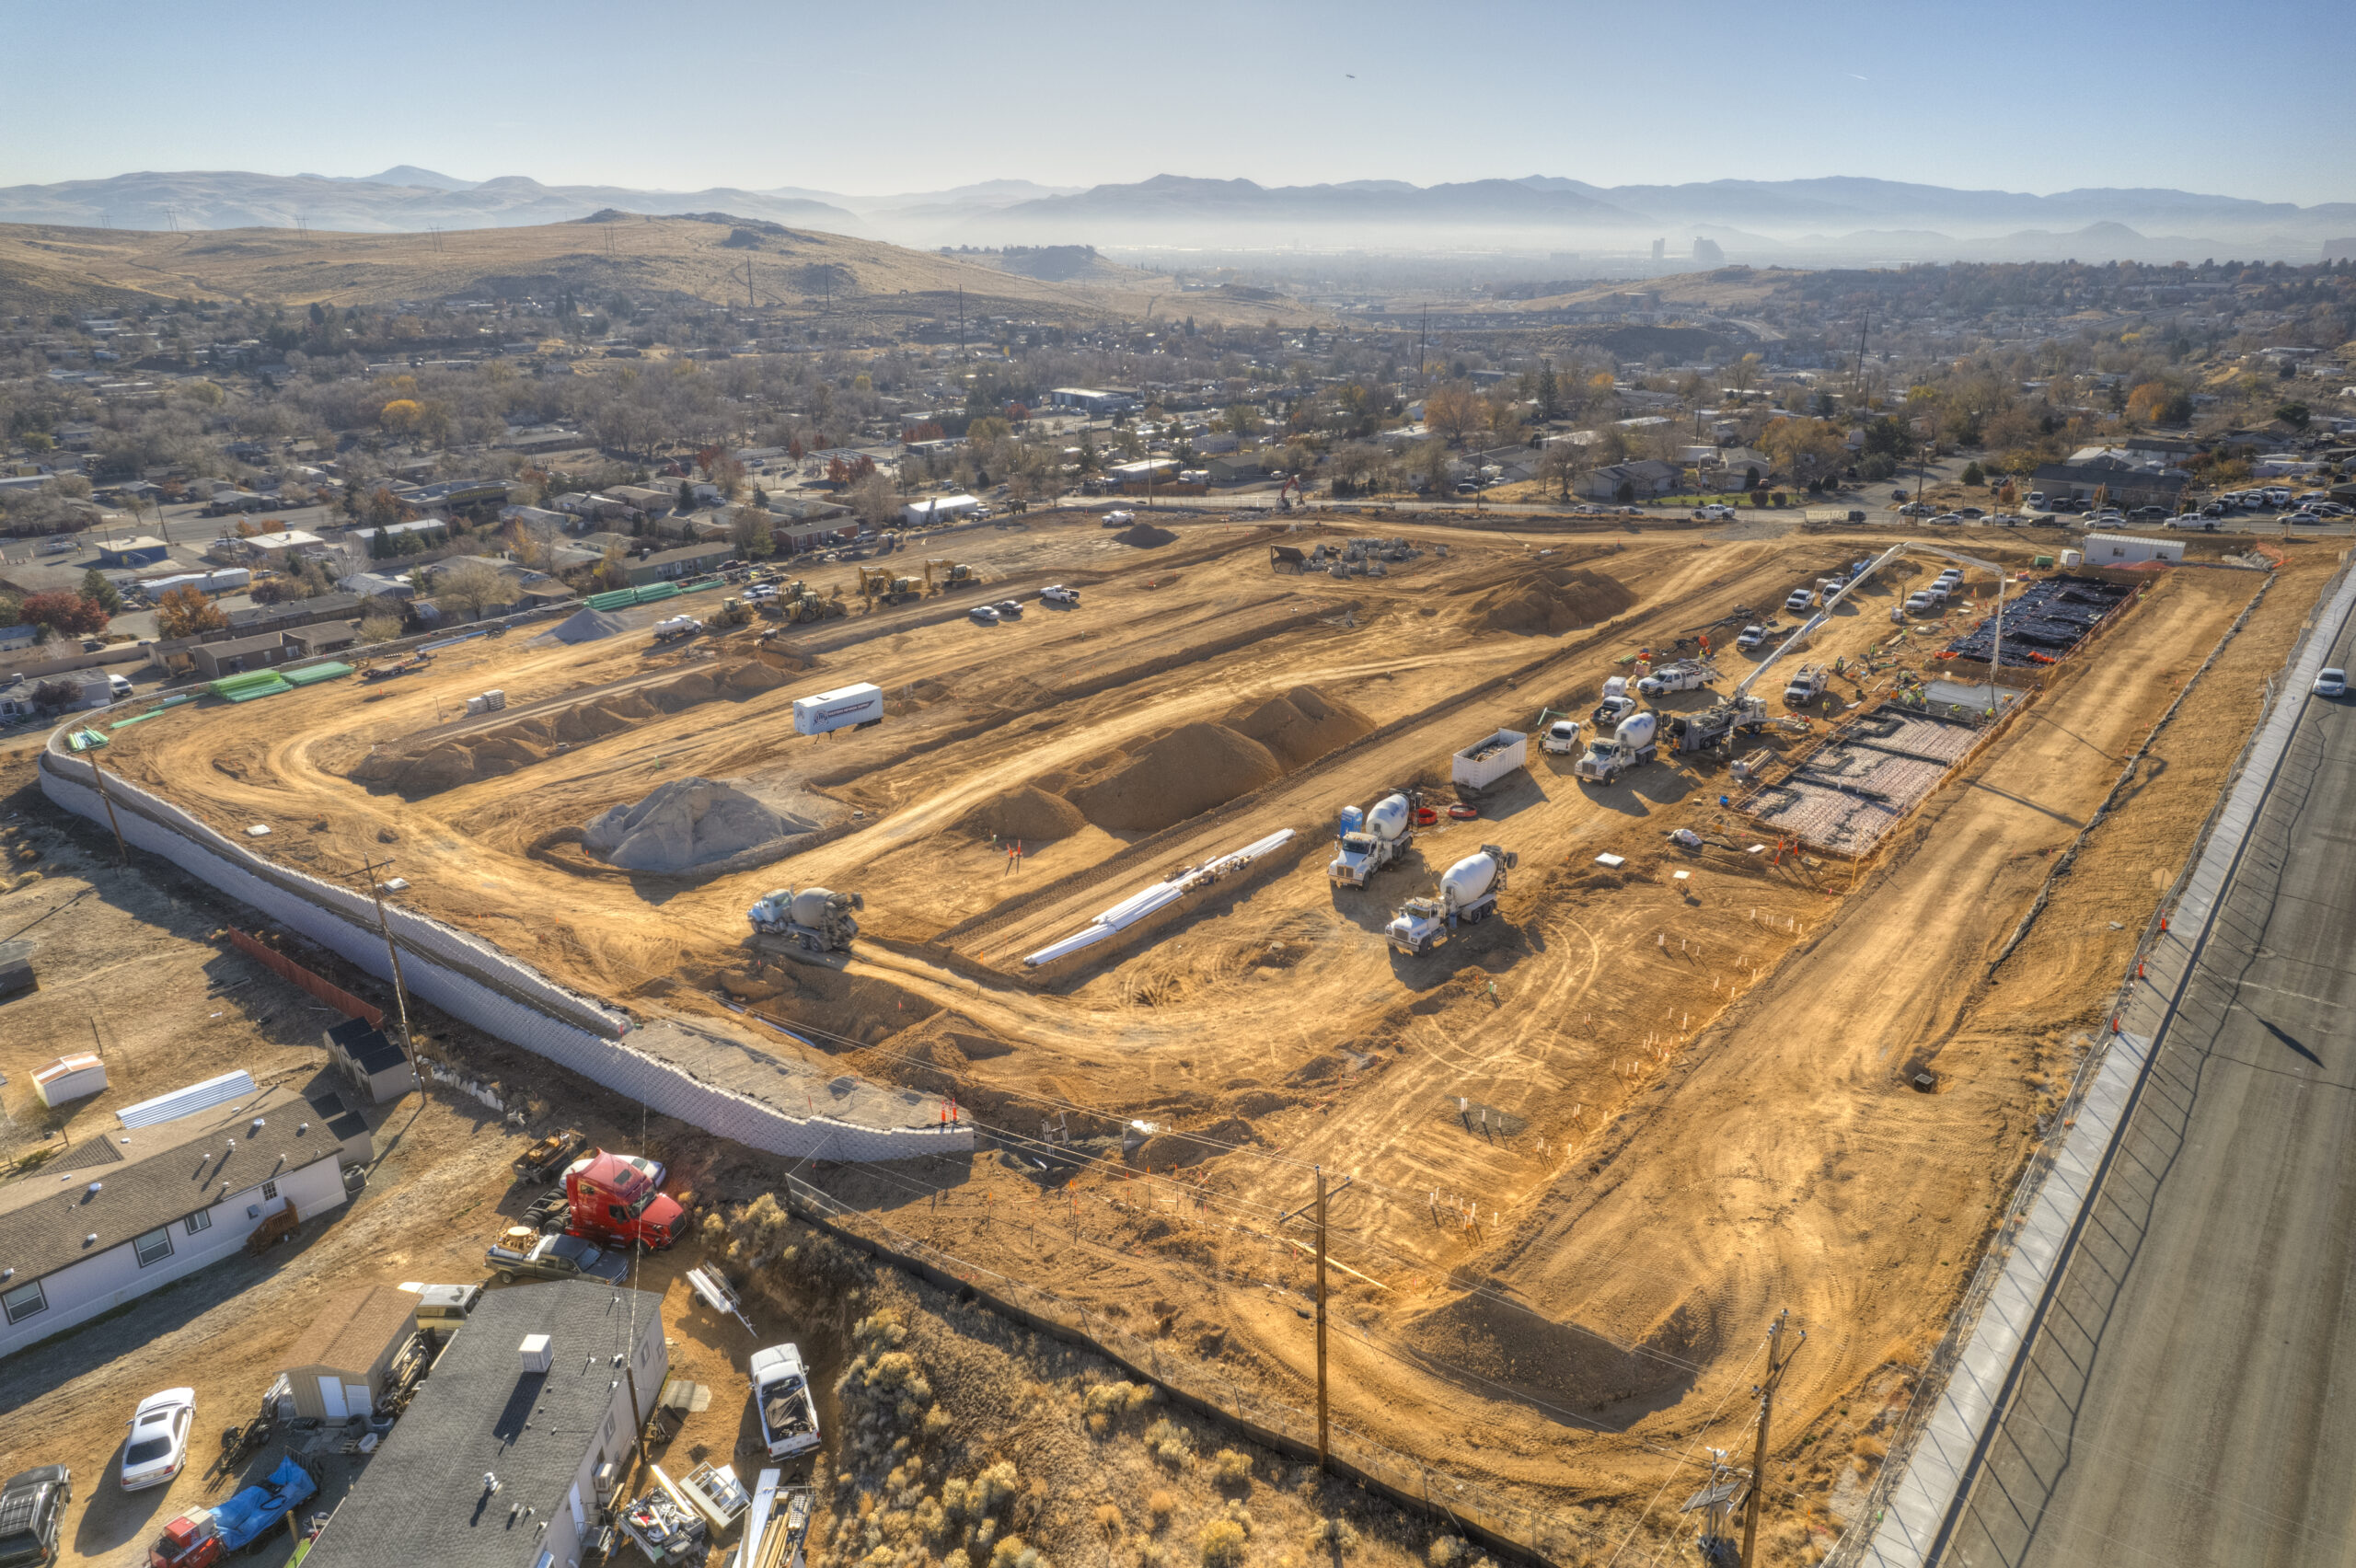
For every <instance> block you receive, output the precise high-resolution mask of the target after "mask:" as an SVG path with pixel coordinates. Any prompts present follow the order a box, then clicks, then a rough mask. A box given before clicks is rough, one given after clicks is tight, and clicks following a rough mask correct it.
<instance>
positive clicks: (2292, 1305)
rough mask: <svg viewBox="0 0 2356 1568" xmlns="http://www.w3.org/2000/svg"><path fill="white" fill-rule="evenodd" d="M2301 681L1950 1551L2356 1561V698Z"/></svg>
mask: <svg viewBox="0 0 2356 1568" xmlns="http://www.w3.org/2000/svg"><path fill="white" fill-rule="evenodd" d="M2351 644H2356V628H2350V629H2344V630H2343V631H2342V633H2341V636H2340V639H2339V643H2338V645H2337V647H2336V648H2335V650H2334V654H2335V656H2334V658H2333V659H2332V660H2331V661H2330V662H2331V663H2336V664H2340V665H2346V664H2347V663H2350V647H2351ZM2293 700H2304V701H2305V702H2306V704H2307V708H2306V710H2305V712H2304V714H2303V715H2302V716H2301V719H2300V721H2299V725H2298V728H2297V730H2296V732H2294V733H2293V735H2292V740H2291V744H2290V749H2289V751H2288V753H2287V754H2286V755H2285V756H2284V758H2283V762H2282V768H2281V773H2280V775H2279V776H2278V778H2277V780H2276V783H2275V786H2274V790H2273V793H2272V795H2271V796H2270V798H2269V800H2268V801H2267V804H2266V806H2265V808H2264V810H2263V811H2262V813H2260V815H2259V817H2258V822H2257V824H2256V825H2255V827H2254V828H2253V830H2252V834H2251V838H2250V842H2249V844H2248V847H2247V848H2246V852H2245V854H2244V858H2243V860H2242V864H2241V867H2240V869H2239V870H2238V872H2237V873H2236V875H2235V881H2234V882H2233V884H2232V885H2231V887H2230V888H2229V889H2228V892H2227V894H2226V897H2225V899H2224V901H2223V905H2222V907H2221V909H2220V911H2219V915H2218V919H2217V924H2216V927H2215V928H2214V929H2213V931H2212V934H2211V936H2210V938H2209V940H2208V943H2207V946H2206V948H2205V950H2204V951H2202V952H2201V954H2200V959H2199V961H2198V964H2197V967H2196V968H2195V970H2194V972H2193V974H2191V976H2190V977H2189V983H2188V985H2187V986H2186V988H2185V993H2184V1000H2183V1003H2182V1006H2181V1008H2180V1009H2179V1011H2178V1013H2177V1018H2176V1020H2175V1021H2174V1022H2173V1023H2172V1024H2171V1025H2170V1027H2169V1030H2168V1033H2167V1036H2166V1038H2165V1042H2164V1043H2163V1048H2162V1051H2161V1054H2160V1056H2159V1058H2158V1060H2157V1061H2156V1062H2155V1064H2154V1067H2153V1072H2152V1076H2151V1078H2150V1079H2149V1080H2148V1082H2147V1083H2146V1084H2145V1086H2144V1090H2143V1096H2142V1101H2140V1102H2139V1103H2138V1104H2137V1106H2136V1108H2135V1110H2134V1113H2133V1114H2132V1116H2131V1119H2130V1121H2129V1124H2128V1126H2127V1128H2126V1131H2125V1133H2124V1135H2123V1137H2122V1140H2121V1143H2120V1147H2119V1157H2118V1159H2117V1160H2116V1161H2115V1162H2114V1165H2113V1168H2112V1170H2111V1174H2110V1177H2109V1180H2108V1183H2107V1185H2106V1186H2105V1188H2104V1190H2103V1192H2102V1193H2101V1194H2100V1195H2099V1197H2098V1198H2097V1200H2096V1206H2095V1209H2094V1212H2093V1213H2092V1214H2091V1215H2090V1216H2088V1223H2087V1224H2086V1226H2085V1229H2084V1231H2083V1232H2082V1235H2081V1239H2080V1241H2079V1244H2078V1247H2077V1249H2076V1251H2074V1252H2073V1254H2072V1256H2071V1259H2070V1261H2069V1263H2068V1267H2067V1273H2066V1274H2064V1276H2063V1278H2062V1281H2061V1287H2060V1289H2059V1291H2058V1292H2057V1294H2056V1297H2055V1298H2054V1302H2053V1305H2052V1308H2051V1309H2050V1311H2049V1313H2048V1316H2047V1319H2046V1322H2045V1327H2044V1330H2043V1332H2042V1333H2041V1334H2040V1336H2039V1338H2038V1342H2037V1343H2036V1345H2035V1348H2034V1349H2033V1351H2032V1352H2031V1355H2030V1359H2029V1363H2028V1365H2027V1366H2026V1367H2025V1368H2024V1369H2023V1372H2022V1376H2021V1378H2020V1380H2019V1383H2018V1385H2017V1388H2016V1391H2015V1395H2014V1400H2013V1403H2012V1404H2011V1406H2010V1407H2009V1408H2008V1409H2007V1411H2006V1412H2005V1416H2004V1423H2003V1424H2002V1426H2001V1427H2000V1428H1999V1429H1998V1431H1997V1432H1996V1433H1995V1434H1994V1435H1993V1438H1992V1442H1991V1445H1990V1448H1989V1454H1988V1458H1987V1461H1986V1466H1985V1468H1984V1470H1982V1471H1981V1474H1980V1476H1979V1478H1978V1480H1977V1482H1976V1483H1975V1484H1974V1486H1973V1489H1972V1492H1971V1495H1970V1500H1969V1505H1968V1506H1967V1508H1966V1509H1965V1511H1964V1513H1963V1515H1962V1516H1960V1518H1959V1519H1958V1525H1957V1528H1956V1530H1955V1533H1954V1534H1953V1536H1952V1537H1951V1538H1950V1540H1949V1543H1948V1546H1947V1549H1946V1552H1945V1553H1944V1555H1943V1558H1942V1561H1944V1562H1947V1563H1969V1564H1974V1565H1986V1564H1997V1563H2002V1564H2006V1565H2007V1568H2049V1565H2053V1568H2058V1565H2062V1564H2091V1563H2100V1564H2104V1565H2105V1568H2122V1565H2130V1564H2143V1563H2152V1564H2180V1565H2190V1564H2211V1563H2229V1564H2235V1565H2240V1564H2282V1565H2284V1568H2288V1565H2291V1564H2313V1563H2356V1484H2351V1483H2352V1482H2356V704H2351V703H2350V702H2348V701H2345V700H2342V701H2339V702H2332V701H2327V700H2325V699H2321V698H2312V697H2310V698H2304V699H2302V698H2295V697H2294V698H2293Z"/></svg>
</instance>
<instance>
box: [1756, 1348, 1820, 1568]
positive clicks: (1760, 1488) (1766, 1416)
mask: <svg viewBox="0 0 2356 1568" xmlns="http://www.w3.org/2000/svg"><path fill="white" fill-rule="evenodd" d="M1791 1315H1792V1309H1790V1308H1788V1307H1786V1308H1784V1309H1783V1310H1782V1311H1781V1312H1778V1313H1776V1314H1775V1322H1774V1326H1773V1327H1772V1328H1770V1329H1769V1330H1768V1331H1767V1380H1766V1381H1765V1382H1763V1383H1761V1384H1760V1385H1759V1389H1758V1393H1759V1435H1758V1438H1757V1440H1756V1441H1755V1442H1754V1443H1753V1444H1752V1446H1751V1450H1750V1495H1749V1496H1747V1497H1745V1498H1744V1499H1743V1500H1742V1568H1751V1565H1752V1564H1753V1563H1754V1562H1757V1561H1758V1559H1757V1558H1756V1557H1755V1556H1754V1555H1753V1550H1754V1548H1755V1547H1756V1546H1757V1545H1758V1541H1759V1510H1760V1505H1761V1500H1762V1499H1763V1498H1764V1496H1765V1493H1766V1485H1767V1427H1768V1424H1769V1423H1770V1422H1771V1421H1773V1418H1774V1414H1775V1387H1776V1385H1777V1384H1779V1383H1781V1382H1782V1381H1783V1380H1784V1368H1785V1367H1787V1366H1790V1365H1791V1364H1792V1354H1796V1352H1797V1351H1798V1350H1799V1345H1798V1344H1796V1345H1794V1346H1792V1351H1791V1353H1786V1352H1785V1351H1784V1320H1785V1319H1787V1318H1789V1317H1790V1316H1791ZM1805 1343H1807V1330H1806V1329H1802V1330H1801V1331H1800V1344H1805Z"/></svg>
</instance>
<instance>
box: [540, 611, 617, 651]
mask: <svg viewBox="0 0 2356 1568" xmlns="http://www.w3.org/2000/svg"><path fill="white" fill-rule="evenodd" d="M628 630H629V622H628V621H626V620H624V619H622V617H619V616H618V615H616V614H614V613H613V612H612V611H611V610H593V609H589V608H587V607H586V606H583V608H582V609H581V610H579V611H577V612H576V613H575V614H574V615H573V616H572V617H571V618H570V619H568V620H565V621H562V622H560V623H559V625H558V626H557V627H556V628H554V629H553V630H551V631H550V632H549V636H550V637H553V638H555V639H556V640H558V641H559V642H595V641H596V640H598V639H599V638H601V637H611V636H613V635H614V634H615V633H616V632H618V631H628Z"/></svg>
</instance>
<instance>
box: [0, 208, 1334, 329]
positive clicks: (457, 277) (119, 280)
mask: <svg viewBox="0 0 2356 1568" xmlns="http://www.w3.org/2000/svg"><path fill="white" fill-rule="evenodd" d="M748 262H749V263H750V267H751V274H750V287H751V290H752V299H753V301H754V302H755V304H756V306H758V307H759V308H761V309H764V310H775V309H780V308H782V309H788V310H791V309H796V308H799V307H801V306H803V303H804V302H805V301H808V302H813V303H815V302H817V301H819V300H821V299H826V300H828V301H829V302H830V303H831V305H832V306H833V308H834V309H835V310H836V311H837V312H845V311H849V312H859V313H865V314H868V315H871V316H873V317H878V318H883V319H892V318H898V319H909V318H930V317H941V316H944V315H950V316H953V315H954V314H955V313H956V311H957V309H958V301H959V296H960V293H961V291H962V294H963V302H964V312H965V315H966V316H967V317H969V318H971V317H977V316H990V315H1011V316H1018V317H1040V316H1045V317H1052V318H1057V319H1064V320H1087V319H1096V318H1104V317H1120V318H1134V317H1144V316H1146V315H1147V314H1149V312H1150V311H1156V309H1157V301H1158V300H1160V301H1161V302H1163V303H1164V304H1168V303H1172V302H1174V299H1175V296H1176V291H1175V289H1174V288H1173V287H1172V286H1171V285H1170V284H1169V283H1168V282H1167V281H1166V280H1164V279H1162V278H1161V277H1158V276H1157V275H1155V274H1153V273H1150V272H1146V271H1138V270H1137V269H1134V268H1129V267H1123V266H1120V265H1117V264H1115V263H1112V262H1107V261H1103V260H1095V261H1092V262H1091V263H1090V264H1089V265H1088V266H1087V267H1085V268H1084V269H1082V270H1081V271H1080V274H1079V275H1077V276H1075V277H1072V278H1070V279H1068V280H1059V281H1051V280H1047V279H1042V278H1035V277H1025V276H1022V275H1019V274H1017V273H1015V272H1012V271H1002V270H1000V269H999V268H998V267H995V266H990V265H986V264H984V263H982V262H980V261H976V260H972V259H963V258H959V257H955V256H944V255H940V254H937V253H934V252H931V251H923V250H910V249H907V248H903V247H900V246H896V245H886V244H883V242H881V241H879V240H870V239H854V238H851V237H849V236H844V235H835V234H824V233H820V232H818V231H815V230H810V229H788V228H784V227H781V226H780V225H774V224H762V223H751V222H745V223H738V222H734V221H731V220H728V219H726V218H724V217H720V218H715V219H709V220H708V219H704V218H642V217H640V216H637V215H635V214H627V213H621V214H611V215H607V214H600V216H599V217H597V218H592V219H583V220H582V221H580V222H577V223H563V224H546V225H538V226H537V227H530V228H490V229H469V230H464V231H458V232H445V233H442V234H438V235H437V234H324V233H310V234H305V233H299V232H296V231H294V230H289V229H222V230H210V231H206V232H202V233H188V234H175V233H157V232H152V231H139V230H123V229H93V228H66V227H58V226H52V225H26V224H11V225H0V306H5V307H6V308H8V309H10V310H14V311H32V312H48V311H56V310H69V309H87V308H104V309H110V310H124V309H129V308H133V307H135V306H136V305H137V304H139V303H140V302H142V301H145V300H179V299H198V300H237V301H242V302H251V303H257V304H273V305H308V304H310V303H312V302H314V301H318V302H319V303H322V304H327V305H336V306H351V305H382V304H386V303H389V302H391V301H395V300H441V299H453V298H462V297H476V298H480V297H498V298H511V299H512V298H521V297H523V296H525V295H535V296H538V297H541V298H547V297H549V296H552V295H555V294H560V293H564V292H566V291H570V292H572V293H573V294H578V295H581V296H583V297H596V296H598V295H602V294H607V293H613V292H622V293H633V294H647V293H655V294H676V295H684V296H689V297H693V298H697V299H703V300H709V301H710V302H712V303H714V304H723V303H735V304H740V305H741V304H742V303H744V301H745V298H746V292H745V291H746V287H747V276H746V266H747V263H748ZM1185 313H1186V314H1188V315H1192V316H1194V317H1196V318H1198V319H1200V320H1203V321H1206V322H1217V321H1233V322H1236V323H1243V322H1251V323H1257V322H1261V321H1265V320H1269V319H1275V320H1277V321H1281V322H1286V323H1292V322H1296V321H1306V320H1310V319H1312V318H1315V317H1316V315H1317V313H1316V312H1313V311H1310V310H1307V309H1305V308H1303V307H1301V306H1294V305H1290V304H1288V303H1286V302H1284V301H1281V300H1268V299H1259V298H1252V299H1231V298H1223V297H1222V296H1221V295H1220V294H1218V293H1216V292H1213V293H1209V294H1202V293H1197V294H1190V295H1188V296H1186V302H1185Z"/></svg>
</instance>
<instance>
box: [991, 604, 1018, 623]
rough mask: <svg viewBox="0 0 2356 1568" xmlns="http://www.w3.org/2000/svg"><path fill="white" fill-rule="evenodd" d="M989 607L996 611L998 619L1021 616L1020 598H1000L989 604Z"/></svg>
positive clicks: (1014, 618) (1010, 618) (1016, 618)
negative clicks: (993, 603)
mask: <svg viewBox="0 0 2356 1568" xmlns="http://www.w3.org/2000/svg"><path fill="white" fill-rule="evenodd" d="M990 608H992V609H994V610H996V611H997V612H998V618H999V619H1000V620H1021V619H1022V600H1020V599H1000V600H999V602H998V603H997V604H995V605H991V606H990Z"/></svg>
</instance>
